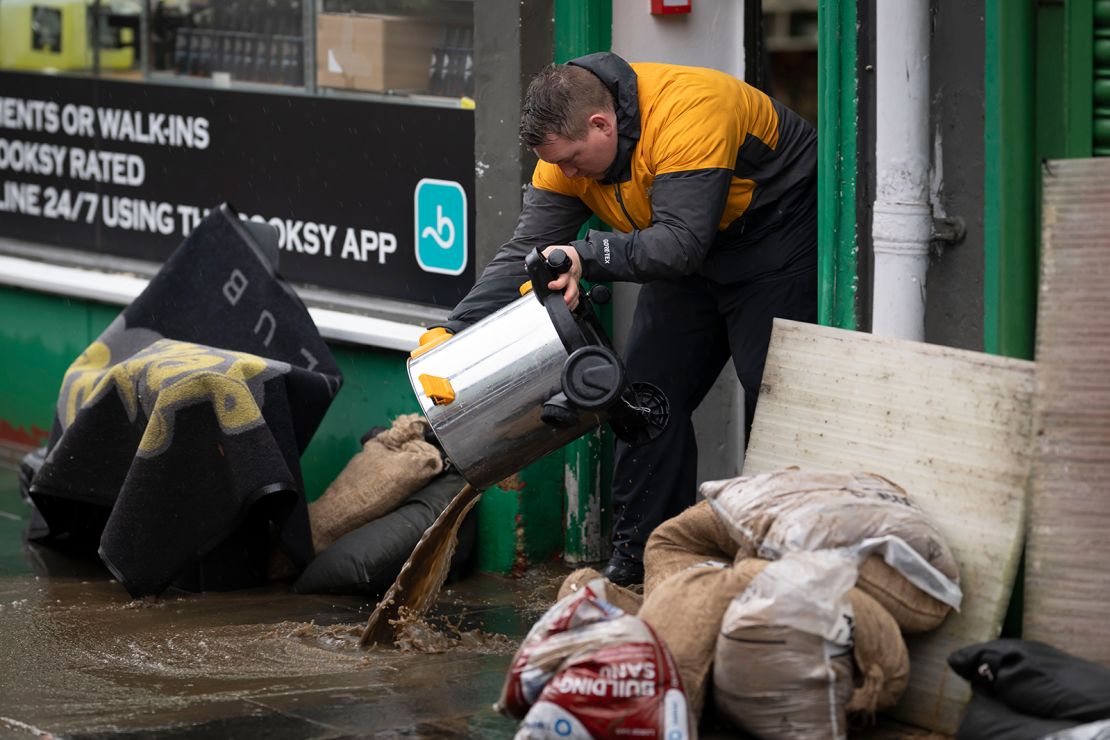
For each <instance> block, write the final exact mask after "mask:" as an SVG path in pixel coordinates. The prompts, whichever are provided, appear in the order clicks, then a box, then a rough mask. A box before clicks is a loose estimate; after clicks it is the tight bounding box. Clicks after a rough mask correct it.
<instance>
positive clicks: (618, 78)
mask: <svg viewBox="0 0 1110 740" xmlns="http://www.w3.org/2000/svg"><path fill="white" fill-rule="evenodd" d="M567 64H573V65H574V66H576V67H582V68H583V69H587V70H589V71H590V72H593V73H594V75H595V76H596V77H597V78H598V79H599V80H601V82H602V84H604V85H605V87H606V88H608V89H609V92H611V93H612V94H613V101H614V106H615V108H616V113H617V157H616V159H614V160H613V164H612V165H610V167H609V169H608V171H607V172H606V173H605V177H604V178H602V180H601V182H602V183H604V184H612V183H615V182H624V181H626V180H629V179H631V177H632V151H633V150H634V149H635V148H636V142H638V141H639V140H640V99H639V97H638V96H637V92H636V72H635V71H633V69H632V67H631V66H630V65H629V64H628V62H626V61H624V60H623V59H621V58H620V57H619V56H617V55H616V54H613V53H611V52H607V51H600V52H597V53H595V54H587V55H586V56H584V57H578V58H577V59H571V60H570V61H569V62H567Z"/></svg>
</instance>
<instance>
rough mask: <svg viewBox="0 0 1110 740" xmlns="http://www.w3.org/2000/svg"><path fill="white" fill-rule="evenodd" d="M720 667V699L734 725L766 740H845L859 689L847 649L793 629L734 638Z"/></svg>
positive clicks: (724, 640)
mask: <svg viewBox="0 0 1110 740" xmlns="http://www.w3.org/2000/svg"><path fill="white" fill-rule="evenodd" d="M725 630H727V625H723V626H722V632H721V639H720V640H718V641H717V645H716V648H717V649H716V653H715V660H714V664H713V697H714V699H715V700H716V705H717V711H718V712H719V713H720V714H721V715H723V716H724V718H725V719H727V720H728V721H729V722H731V723H733V724H734V725H736V726H737V727H740V728H742V729H744V730H746V731H747V732H749V733H751V734H752V735H753V736H754V737H758V738H760V739H761V740H844V739H845V738H846V737H847V727H846V725H847V718H846V716H845V709H844V708H845V705H846V703H847V700H848V695H849V693H850V692H851V690H852V656H851V654H850V652H849V651H848V650H847V649H842V650H841V651H840V652H833V651H831V650H829V647H828V643H827V642H826V641H825V640H824V639H823V638H821V637H820V636H818V635H811V634H809V633H807V632H802V631H801V630H796V629H793V628H792V627H782V626H777V625H768V626H764V627H746V628H744V629H741V630H736V631H728V632H727V633H726V631H725Z"/></svg>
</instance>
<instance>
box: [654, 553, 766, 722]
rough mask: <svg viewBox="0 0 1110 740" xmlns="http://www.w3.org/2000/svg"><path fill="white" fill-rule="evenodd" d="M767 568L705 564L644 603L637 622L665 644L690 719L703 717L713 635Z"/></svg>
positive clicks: (674, 578)
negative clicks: (734, 602) (679, 678)
mask: <svg viewBox="0 0 1110 740" xmlns="http://www.w3.org/2000/svg"><path fill="white" fill-rule="evenodd" d="M765 565H767V561H766V560H744V561H742V562H740V563H738V564H737V565H736V566H735V567H733V566H732V565H731V564H729V565H725V564H723V563H716V562H715V561H708V562H705V563H700V564H697V565H692V566H690V567H689V568H686V569H685V570H682V571H679V572H678V573H674V574H672V575H671V576H670V577H669V578H667V579H666V580H664V581H663V582H662V583H659V584H658V585H657V586H656V588H655V589H654V590H653V591H652V592H651V593H650V594H649V595H647V596H645V597H644V605H643V607H642V608H641V609H640V617H641V618H642V619H644V620H645V621H646V622H647V623H648V624H650V625H651V626H652V627H653V628H654V629H655V631H656V633H657V634H658V635H659V636H660V637H661V638H663V642H664V643H666V645H667V648H668V649H669V650H670V651H671V655H673V656H674V659H675V663H677V664H678V671H679V673H680V674H682V685H683V686H684V687H685V689H686V699H687V701H688V702H689V703H690V713H691V714H693V716H694V717H695V719H699V718H700V717H701V712H702V708H703V707H704V706H705V692H706V688H707V685H706V684H707V679H708V678H709V671H710V669H711V668H712V667H713V655H714V653H715V652H716V649H717V633H718V632H720V629H721V620H722V619H723V618H724V615H725V611H726V610H727V609H728V607H729V604H730V603H731V602H732V599H733V598H734V597H736V596H738V595H739V594H740V593H741V592H743V591H744V589H746V588H747V587H748V586H749V585H750V584H751V582H752V579H753V578H755V576H756V575H757V574H758V573H759V572H760V571H761V570H763V567H764V566H765Z"/></svg>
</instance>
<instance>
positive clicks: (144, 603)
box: [0, 469, 567, 738]
mask: <svg viewBox="0 0 1110 740" xmlns="http://www.w3.org/2000/svg"><path fill="white" fill-rule="evenodd" d="M17 486H18V484H17V478H16V475H15V473H14V472H12V471H10V470H7V469H0V666H2V669H0V671H2V672H0V736H5V737H6V736H14V737H19V736H24V737H33V736H40V737H41V736H45V735H53V736H59V737H82V738H84V737H109V736H121V735H123V736H126V735H135V736H138V735H144V736H146V735H150V734H152V733H157V734H158V735H159V736H162V735H167V736H171V737H229V736H240V737H258V736H263V735H265V736H272V737H290V738H332V737H336V738H337V737H350V736H375V737H481V738H498V737H511V736H512V735H513V733H514V731H515V729H516V723H515V722H513V721H512V720H508V719H505V718H502V717H499V716H497V715H495V714H494V713H493V711H492V710H491V708H490V707H491V705H492V703H493V702H494V700H495V699H496V698H497V694H498V691H499V690H500V687H501V682H502V680H503V677H504V675H505V670H506V668H507V667H508V663H509V660H510V659H511V657H512V653H513V651H514V650H515V649H516V647H517V645H518V644H519V642H520V639H521V638H522V637H523V635H524V633H525V632H526V631H527V629H528V628H529V627H530V626H531V624H532V623H533V622H534V621H535V619H537V618H538V617H539V615H540V614H542V612H543V610H544V609H545V608H546V607H547V606H549V605H550V603H551V601H552V600H553V598H554V595H555V593H556V591H557V590H558V586H559V583H560V582H561V580H562V578H563V576H564V575H565V574H566V572H567V569H565V568H561V567H559V566H551V567H548V568H544V569H536V570H534V571H532V572H530V573H529V574H528V575H527V576H525V577H524V578H522V579H512V578H508V577H500V576H493V575H473V576H471V577H468V578H467V579H465V580H464V581H461V582H459V583H454V584H447V586H445V587H444V589H443V591H442V592H441V594H440V597H439V600H438V602H437V604H436V606H435V607H434V608H433V609H432V610H431V612H430V613H429V617H428V620H427V623H417V624H415V625H413V626H410V627H409V628H407V629H406V630H405V631H404V632H402V633H401V634H400V635H399V640H398V642H399V644H400V645H401V646H402V648H401V649H398V648H395V647H389V648H384V647H377V648H372V649H370V650H365V649H361V648H360V647H359V645H358V641H359V637H360V635H361V634H362V630H363V628H364V627H365V625H366V620H367V617H368V616H369V614H370V612H371V611H372V609H373V607H374V604H373V603H367V601H366V600H365V599H363V598H361V597H332V596H304V595H296V594H292V593H289V592H288V590H287V589H286V588H283V587H280V586H274V587H267V588H261V589H251V590H244V591H235V592H227V593H206V594H191V593H186V592H180V591H171V592H167V593H166V594H165V595H164V596H163V597H161V598H158V599H145V600H138V601H137V600H132V599H131V598H130V597H129V596H128V594H127V592H126V591H125V590H124V589H123V588H122V587H121V586H120V585H119V584H118V583H116V582H115V581H113V580H112V579H111V576H110V574H109V573H108V572H107V571H106V570H104V569H103V568H102V567H101V566H100V565H99V564H98V563H96V562H88V561H87V560H85V561H78V560H74V559H72V558H67V557H66V556H65V555H63V554H61V553H59V552H57V551H55V550H51V549H48V548H43V547H40V546H35V545H31V544H27V543H25V542H24V541H23V536H22V530H23V526H24V522H25V519H26V518H27V516H28V511H27V508H26V506H25V505H24V504H23V503H22V502H21V501H20V500H19V495H18V487H17Z"/></svg>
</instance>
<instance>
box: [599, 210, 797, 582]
mask: <svg viewBox="0 0 1110 740" xmlns="http://www.w3.org/2000/svg"><path fill="white" fill-rule="evenodd" d="M814 191H815V188H814ZM811 192H812V191H811ZM805 195H806V197H807V198H812V199H813V200H812V204H813V207H812V209H810V208H804V209H802V210H801V212H800V213H795V214H790V213H787V214H785V215H784V217H783V218H782V220H781V221H778V222H777V223H776V224H775V226H774V228H768V229H763V230H762V231H761V232H760V233H759V234H758V235H756V237H755V238H753V239H752V240H751V241H750V243H746V244H745V245H744V247H743V249H744V250H745V251H746V250H768V251H767V254H768V255H774V254H779V255H784V254H785V255H791V257H790V258H789V260H788V261H787V262H786V264H783V265H781V266H780V267H779V269H777V270H774V271H771V272H764V273H762V274H759V275H757V276H754V277H752V278H750V279H740V280H737V281H735V282H727V283H721V282H716V281H714V280H711V279H709V278H707V277H704V276H701V275H692V276H689V277H686V278H682V279H680V280H665V281H662V280H661V281H656V282H651V283H647V284H645V285H644V286H643V287H642V288H641V289H640V297H639V301H638V303H637V304H636V312H635V315H634V317H633V320H632V328H631V331H630V334H629V339H628V347H627V350H626V358H625V360H626V364H627V369H628V377H629V379H631V380H634V381H647V382H649V383H653V384H655V385H656V386H658V387H659V388H660V389H662V390H663V392H664V393H666V395H667V399H668V401H669V402H670V410H671V418H670V423H669V424H668V426H667V428H666V430H665V431H664V432H663V434H662V435H660V436H659V437H658V438H657V439H655V440H654V441H652V442H650V443H649V444H646V445H639V446H630V445H628V444H626V443H624V442H621V441H619V440H618V441H617V443H616V449H615V455H614V461H613V464H614V468H613V488H612V494H613V554H612V560H613V561H614V562H630V561H634V562H637V563H638V562H640V561H642V559H643V553H644V545H645V544H646V543H647V539H648V537H649V536H650V535H651V532H652V530H654V529H655V528H656V527H657V526H659V525H660V524H661V523H662V522H664V521H666V520H667V519H670V518H671V517H673V516H677V515H678V514H680V513H682V511H683V510H684V509H686V508H687V507H688V506H691V505H693V503H694V501H695V497H696V493H697V491H696V487H697V469H698V450H697V442H696V440H695V438H694V427H693V424H692V422H691V418H690V417H691V414H693V412H694V410H695V409H696V408H697V407H698V405H699V404H700V403H701V402H702V399H704V398H705V395H706V393H708V392H709V389H710V388H711V387H712V386H713V383H714V382H715V381H716V379H717V376H718V375H719V374H720V372H721V369H722V368H723V367H724V364H725V362H727V361H728V359H729V357H730V356H731V357H732V362H733V365H734V366H735V368H736V376H737V378H738V379H739V380H740V383H741V385H742V386H743V388H744V412H745V422H746V423H745V429H744V439H745V440H747V436H748V432H749V430H750V429H751V424H752V418H753V416H754V414H755V403H756V398H757V396H758V394H759V385H760V381H761V379H762V377H763V365H764V362H765V361H766V359H767V344H768V342H769V340H770V338H771V324H772V320H773V319H774V318H776V317H779V318H786V319H794V320H796V321H807V322H816V321H817V213H816V193H815V192H812V194H811V193H805Z"/></svg>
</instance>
